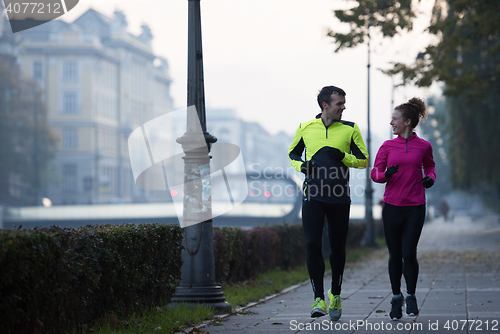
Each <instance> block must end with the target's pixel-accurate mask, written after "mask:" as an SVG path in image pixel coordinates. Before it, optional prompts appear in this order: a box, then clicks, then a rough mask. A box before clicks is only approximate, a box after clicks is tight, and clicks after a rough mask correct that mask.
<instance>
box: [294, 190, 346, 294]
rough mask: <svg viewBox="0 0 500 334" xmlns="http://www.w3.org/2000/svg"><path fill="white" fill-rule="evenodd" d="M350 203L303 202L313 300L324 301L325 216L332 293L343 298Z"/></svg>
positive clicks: (303, 219) (308, 267)
mask: <svg viewBox="0 0 500 334" xmlns="http://www.w3.org/2000/svg"><path fill="white" fill-rule="evenodd" d="M350 208H351V205H350V204H331V203H323V202H319V201H314V200H312V201H304V202H302V226H303V228H304V237H305V242H306V249H307V258H306V261H307V270H308V271H309V277H310V279H311V283H312V288H313V291H314V298H315V299H316V298H317V297H320V298H323V299H324V286H323V277H324V274H325V262H324V259H323V254H322V243H321V237H322V235H323V225H324V222H325V217H326V219H327V222H328V240H329V241H330V249H331V253H330V265H331V268H332V294H333V295H340V288H341V285H342V275H343V274H344V266H345V255H346V252H345V246H346V238H347V231H348V228H349V212H350Z"/></svg>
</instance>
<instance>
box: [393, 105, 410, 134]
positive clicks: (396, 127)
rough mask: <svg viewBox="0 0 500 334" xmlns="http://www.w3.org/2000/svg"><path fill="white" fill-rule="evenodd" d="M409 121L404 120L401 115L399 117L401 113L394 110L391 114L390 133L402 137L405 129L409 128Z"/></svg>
mask: <svg viewBox="0 0 500 334" xmlns="http://www.w3.org/2000/svg"><path fill="white" fill-rule="evenodd" d="M410 124H411V121H410V120H409V119H407V120H405V119H404V118H403V115H401V111H399V110H397V109H395V110H394V111H393V112H392V119H391V126H392V133H393V134H395V135H398V136H400V135H403V134H404V133H405V131H406V129H407V128H409V127H410Z"/></svg>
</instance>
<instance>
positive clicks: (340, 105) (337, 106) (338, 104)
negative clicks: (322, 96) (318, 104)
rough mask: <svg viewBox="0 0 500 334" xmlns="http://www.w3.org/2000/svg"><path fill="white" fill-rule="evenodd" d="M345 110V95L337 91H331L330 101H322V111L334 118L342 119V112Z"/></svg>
mask: <svg viewBox="0 0 500 334" xmlns="http://www.w3.org/2000/svg"><path fill="white" fill-rule="evenodd" d="M344 110H345V96H342V95H340V94H337V93H335V92H334V93H332V101H331V102H330V104H327V103H326V102H323V111H326V113H327V115H328V116H329V117H331V118H332V119H334V120H337V121H339V120H341V119H342V112H343V111H344Z"/></svg>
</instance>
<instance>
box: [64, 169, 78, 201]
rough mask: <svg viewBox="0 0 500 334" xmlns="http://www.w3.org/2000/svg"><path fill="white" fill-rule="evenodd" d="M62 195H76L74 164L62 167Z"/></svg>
mask: <svg viewBox="0 0 500 334" xmlns="http://www.w3.org/2000/svg"><path fill="white" fill-rule="evenodd" d="M62 177H63V189H62V190H63V193H65V194H75V193H76V164H63V165H62Z"/></svg>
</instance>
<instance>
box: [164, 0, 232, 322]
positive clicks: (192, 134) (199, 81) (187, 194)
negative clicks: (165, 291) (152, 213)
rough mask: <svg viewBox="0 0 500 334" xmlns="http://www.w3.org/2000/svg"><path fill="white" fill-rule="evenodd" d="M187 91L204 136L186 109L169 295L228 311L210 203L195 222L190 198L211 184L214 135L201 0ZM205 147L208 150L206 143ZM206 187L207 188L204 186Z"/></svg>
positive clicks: (196, 1)
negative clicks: (178, 236) (177, 248)
mask: <svg viewBox="0 0 500 334" xmlns="http://www.w3.org/2000/svg"><path fill="white" fill-rule="evenodd" d="M188 3H189V11H188V13H189V21H188V26H189V27H188V94H187V104H188V107H189V106H196V110H197V113H198V118H199V120H200V124H201V128H202V131H203V135H204V139H202V141H203V143H202V144H201V145H200V136H199V133H197V126H196V122H193V121H194V120H193V119H190V117H192V116H190V114H189V112H188V119H187V132H186V133H185V134H184V135H183V136H182V137H180V138H178V139H177V142H178V143H180V144H181V145H182V148H183V150H184V153H185V156H184V158H183V159H184V180H185V182H184V214H183V219H184V225H185V226H187V227H185V228H184V247H185V249H184V250H183V253H182V259H183V262H184V263H183V265H182V280H181V284H180V286H179V287H177V288H176V290H175V294H174V296H173V297H172V304H173V305H174V306H175V305H177V304H178V303H187V304H190V305H194V304H204V305H207V306H210V307H212V308H214V309H215V310H216V311H217V312H218V313H229V312H231V310H232V308H231V305H230V304H229V303H228V302H226V298H225V297H224V293H223V292H222V289H221V287H220V286H217V285H216V284H215V265H214V249H213V230H212V228H213V225H212V219H211V210H212V208H211V203H210V201H208V207H204V216H206V217H209V218H210V219H208V220H205V221H203V222H202V223H194V224H192V225H191V224H190V222H196V218H197V217H199V213H197V212H194V211H196V210H193V203H192V202H190V201H192V199H193V198H195V199H198V201H197V202H198V203H199V202H200V200H202V199H203V194H202V192H203V189H204V188H205V187H207V186H208V187H210V184H208V185H207V184H204V183H203V182H202V178H204V177H208V178H209V177H210V175H209V163H210V155H209V152H210V147H211V144H212V143H215V142H216V140H217V139H216V138H215V137H214V136H212V135H210V134H209V133H208V132H207V127H206V118H205V90H204V80H203V53H202V41H201V15H200V0H188ZM205 143H206V145H207V146H208V150H207V146H205ZM205 190H206V189H205Z"/></svg>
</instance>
